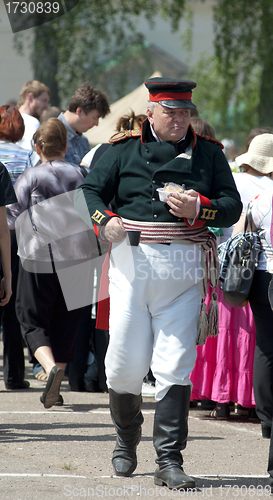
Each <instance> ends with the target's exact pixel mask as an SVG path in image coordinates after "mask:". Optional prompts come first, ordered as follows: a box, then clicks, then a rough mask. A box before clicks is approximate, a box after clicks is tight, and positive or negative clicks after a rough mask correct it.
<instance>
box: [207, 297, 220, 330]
mask: <svg viewBox="0 0 273 500" xmlns="http://www.w3.org/2000/svg"><path fill="white" fill-rule="evenodd" d="M217 299H218V295H217V293H216V292H212V294H211V299H210V305H209V311H208V335H209V337H216V335H218V333H219V309H218V304H217Z"/></svg>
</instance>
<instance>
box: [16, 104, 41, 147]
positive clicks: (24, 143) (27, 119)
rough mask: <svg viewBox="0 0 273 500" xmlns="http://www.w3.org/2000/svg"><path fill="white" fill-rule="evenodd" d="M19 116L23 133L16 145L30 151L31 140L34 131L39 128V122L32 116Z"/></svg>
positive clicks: (24, 114) (23, 114)
mask: <svg viewBox="0 0 273 500" xmlns="http://www.w3.org/2000/svg"><path fill="white" fill-rule="evenodd" d="M21 115H22V117H23V120H24V124H25V133H24V135H23V137H22V139H21V140H20V141H18V142H17V144H18V146H21V148H23V149H27V150H28V151H32V138H33V135H34V134H35V132H36V130H37V129H38V128H39V127H40V122H39V120H37V118H34V116H31V115H27V114H26V113H21Z"/></svg>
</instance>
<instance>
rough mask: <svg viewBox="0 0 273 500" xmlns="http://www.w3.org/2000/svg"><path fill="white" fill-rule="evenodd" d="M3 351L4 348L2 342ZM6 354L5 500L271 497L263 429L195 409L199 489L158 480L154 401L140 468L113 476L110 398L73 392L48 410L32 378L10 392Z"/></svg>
mask: <svg viewBox="0 0 273 500" xmlns="http://www.w3.org/2000/svg"><path fill="white" fill-rule="evenodd" d="M1 351H2V343H1ZM2 375H3V370H2V357H1V356H0V393H1V394H0V399H1V407H0V446H1V454H0V500H64V499H66V498H71V499H75V498H102V499H108V498H112V499H115V500H116V499H119V498H132V499H134V500H135V499H139V498H152V499H154V498H161V497H165V498H169V499H175V498H192V497H193V498H195V497H196V498H198V499H201V498H202V499H204V498H206V497H208V498H227V499H232V498H236V497H237V498H240V499H241V498H247V499H250V498H265V497H268V496H269V492H268V490H267V488H266V484H267V481H266V478H267V473H266V468H267V456H268V445H269V441H268V440H264V439H262V437H261V432H260V425H259V424H258V423H254V422H249V421H247V420H246V419H245V418H242V417H241V418H240V417H236V416H235V415H231V418H230V420H229V421H228V422H226V421H214V420H212V419H210V418H209V417H208V414H209V412H208V411H202V410H201V409H200V407H197V408H192V409H191V410H190V418H189V439H188V445H187V448H186V450H185V451H184V453H183V456H184V462H185V463H184V467H185V472H186V473H187V474H189V475H192V476H194V477H195V478H196V483H197V489H196V490H193V491H188V492H185V491H181V492H175V491H170V490H168V489H167V488H160V487H156V486H155V485H154V482H153V473H154V470H155V463H154V460H155V451H154V448H153V443H152V428H153V415H154V410H155V402H154V400H153V398H144V401H143V414H144V419H145V420H144V424H143V436H142V440H141V443H140V445H139V447H138V467H137V469H136V471H135V474H134V475H133V476H132V477H130V478H118V477H113V470H112V466H111V454H112V450H113V448H114V443H115V432H114V427H113V424H112V422H111V418H110V414H109V407H108V395H107V394H94V393H77V392H70V391H68V383H67V381H64V382H63V384H62V391H61V392H62V394H63V397H64V401H65V404H64V406H63V407H54V408H52V409H49V410H45V409H44V407H43V405H42V404H41V403H40V400H39V398H40V395H41V393H42V390H43V387H44V384H43V383H42V382H39V381H37V380H35V379H34V378H33V377H32V372H31V367H30V365H29V364H28V363H27V369H26V378H27V379H28V380H29V381H30V383H31V388H30V389H28V390H25V391H6V390H5V387H4V383H3V377H2Z"/></svg>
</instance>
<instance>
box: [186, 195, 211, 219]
mask: <svg viewBox="0 0 273 500" xmlns="http://www.w3.org/2000/svg"><path fill="white" fill-rule="evenodd" d="M198 195H199V201H200V204H199V212H198V214H197V215H196V217H195V221H194V223H193V224H190V223H189V222H188V219H184V221H185V224H186V226H188V227H202V226H204V224H206V220H200V219H199V217H200V213H201V215H202V213H203V208H201V206H204V207H211V201H210V200H209V199H208V198H206V196H203V195H202V194H200V193H198Z"/></svg>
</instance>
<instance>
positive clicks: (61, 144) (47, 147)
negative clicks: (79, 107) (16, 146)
mask: <svg viewBox="0 0 273 500" xmlns="http://www.w3.org/2000/svg"><path fill="white" fill-rule="evenodd" d="M33 141H34V144H36V145H37V146H39V148H40V149H41V152H42V153H43V154H44V155H45V156H47V157H50V156H56V155H59V154H60V153H64V151H65V148H66V144H67V130H66V127H65V125H64V124H63V122H61V121H60V120H58V118H49V120H47V121H46V122H45V123H43V124H42V125H41V126H40V127H39V128H38V130H36V132H35V134H34V136H33Z"/></svg>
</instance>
